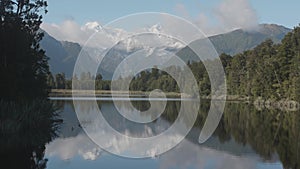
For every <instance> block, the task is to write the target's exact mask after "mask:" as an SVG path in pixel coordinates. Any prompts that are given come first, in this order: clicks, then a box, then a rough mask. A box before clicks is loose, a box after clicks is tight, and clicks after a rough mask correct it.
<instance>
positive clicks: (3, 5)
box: [0, 0, 49, 99]
mask: <svg viewBox="0 0 300 169" xmlns="http://www.w3.org/2000/svg"><path fill="white" fill-rule="evenodd" d="M46 7H47V3H46V1H44V0H0V44H1V46H0V76H1V81H2V82H1V83H0V88H1V89H2V91H1V98H5V99H16V98H34V97H37V96H38V97H40V96H46V95H47V84H46V78H47V74H48V73H49V66H48V63H47V61H48V58H47V57H46V56H45V52H44V51H43V50H41V49H40V46H39V42H40V40H41V39H42V37H43V33H42V32H40V31H39V28H40V24H41V23H42V15H41V14H42V13H43V12H47V10H46Z"/></svg>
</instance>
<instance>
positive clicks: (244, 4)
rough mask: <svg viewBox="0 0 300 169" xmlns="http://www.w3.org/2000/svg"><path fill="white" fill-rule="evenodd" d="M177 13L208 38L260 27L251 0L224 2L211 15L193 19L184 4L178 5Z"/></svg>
mask: <svg viewBox="0 0 300 169" xmlns="http://www.w3.org/2000/svg"><path fill="white" fill-rule="evenodd" d="M175 11H176V12H177V14H178V15H180V16H181V17H184V18H187V19H189V20H192V21H193V22H194V23H195V24H196V25H197V26H198V27H199V28H200V29H201V30H202V31H203V32H204V33H205V34H206V35H207V36H210V35H215V34H221V33H225V32H229V31H232V30H234V29H239V28H243V29H245V30H248V29H254V28H256V27H257V25H258V17H257V15H256V11H255V10H254V9H253V8H252V6H251V4H250V3H249V0H222V1H221V3H219V4H217V5H216V6H215V7H213V9H211V10H210V13H204V12H199V14H198V15H197V16H196V17H192V16H191V15H190V14H189V12H188V9H186V7H185V6H184V5H183V4H177V5H176V6H175Z"/></svg>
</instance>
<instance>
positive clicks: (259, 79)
mask: <svg viewBox="0 0 300 169" xmlns="http://www.w3.org/2000/svg"><path fill="white" fill-rule="evenodd" d="M178 53H179V54H178V55H180V57H181V58H182V57H188V58H193V56H192V55H195V53H194V52H192V51H191V50H190V49H183V50H182V51H181V52H178ZM220 59H221V62H222V64H223V66H224V70H225V72H226V79H227V90H228V94H229V95H236V96H240V97H251V98H258V97H262V98H265V99H273V100H280V99H290V100H299V99H300V98H299V97H300V96H299V94H297V93H299V91H300V75H299V72H300V27H296V28H294V30H293V31H292V32H290V33H288V34H287V35H286V36H285V37H284V39H283V40H282V42H281V43H280V44H275V43H273V42H272V40H270V39H268V40H266V41H264V42H263V43H261V44H260V45H258V46H257V47H255V48H254V49H252V50H248V51H245V52H243V53H240V54H237V55H234V56H230V55H227V54H221V55H220ZM203 62H208V61H203ZM203 62H197V61H188V63H187V65H188V66H189V68H190V69H191V70H192V72H193V74H194V76H195V78H196V80H197V82H198V85H199V88H200V95H202V96H209V95H210V91H211V85H210V80H209V76H208V74H207V72H206V69H205V67H204V64H203ZM169 69H172V67H170V68H169ZM173 69H176V68H175V67H173ZM61 77H63V78H61ZM92 79H96V80H95V89H97V90H108V89H110V81H107V80H102V76H101V75H97V77H96V78H95V77H92V76H91V75H90V74H89V73H87V74H83V75H81V76H80V79H78V78H77V77H74V78H73V80H75V82H76V83H80V86H82V89H90V87H89V86H90V85H92V84H93V83H92ZM71 83H72V82H71V80H66V79H65V78H64V76H63V75H62V74H58V75H56V76H55V78H53V77H52V75H50V76H49V77H48V84H50V85H51V86H52V87H53V88H59V89H64V88H66V89H71ZM157 88H158V89H161V90H163V91H165V92H179V88H178V85H177V83H176V82H175V80H174V79H173V78H172V77H171V76H170V75H168V74H167V73H166V72H165V71H161V70H158V69H155V68H153V69H151V70H145V71H143V72H141V73H140V74H138V75H137V76H135V77H134V78H133V80H132V82H131V85H130V90H133V91H151V90H154V89H157Z"/></svg>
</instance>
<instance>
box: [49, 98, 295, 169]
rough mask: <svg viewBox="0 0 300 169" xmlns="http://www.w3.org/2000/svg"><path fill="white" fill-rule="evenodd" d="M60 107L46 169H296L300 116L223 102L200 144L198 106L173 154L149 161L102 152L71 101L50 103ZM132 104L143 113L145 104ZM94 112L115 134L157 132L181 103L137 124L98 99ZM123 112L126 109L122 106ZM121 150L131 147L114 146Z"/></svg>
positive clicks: (202, 115)
mask: <svg viewBox="0 0 300 169" xmlns="http://www.w3.org/2000/svg"><path fill="white" fill-rule="evenodd" d="M53 102H55V103H56V104H57V105H59V106H60V108H61V113H60V115H61V118H62V119H63V123H62V124H61V125H60V127H59V128H60V129H59V130H58V131H57V132H58V137H57V138H55V139H53V140H52V141H51V142H50V143H48V144H46V147H45V158H47V159H48V161H47V167H46V168H48V169H57V168H60V169H76V168H78V169H82V168H86V169H93V168H94V169H96V168H97V169H98V168H114V169H117V168H120V169H124V168H132V169H134V168H145V169H147V168H149V169H153V168H155V169H156V168H159V169H171V168H172V169H177V168H178V169H194V168H197V169H199V168H200V169H202V168H203V169H211V168H216V169H219V168H223V169H224V168H226V169H227V168H228V169H235V168H236V169H240V168H241V169H248V168H249V169H254V168H257V169H281V168H297V167H299V161H300V154H299V153H300V143H299V141H300V138H299V135H300V130H299V129H300V124H299V122H300V117H299V116H300V115H299V112H287V111H282V110H275V109H272V110H269V109H264V110H259V109H258V108H255V107H254V106H253V105H250V104H245V103H227V104H226V108H225V112H224V114H223V117H222V120H221V122H220V124H219V126H218V128H217V130H216V131H215V132H214V134H213V136H212V137H211V138H210V139H209V140H208V141H207V142H205V143H204V144H199V143H198V141H197V140H198V137H199V134H200V131H201V128H202V126H203V123H204V121H205V118H206V116H207V112H208V110H209V106H210V105H209V102H208V101H204V102H202V104H201V108H200V111H199V115H198V118H197V121H196V124H195V126H194V127H193V129H192V130H191V131H190V133H189V134H188V136H187V137H186V138H185V139H184V140H183V141H182V142H181V143H180V144H179V145H178V146H176V147H175V148H173V149H172V150H170V151H168V152H166V153H164V154H162V155H160V156H156V157H154V158H146V159H129V158H124V157H118V156H116V155H112V154H110V153H108V152H106V151H104V150H101V148H100V147H99V146H97V145H96V144H95V143H94V142H93V141H92V140H91V139H89V137H88V136H87V135H86V134H85V132H84V131H83V129H82V128H81V125H80V124H79V121H78V119H77V116H76V113H75V110H74V106H73V103H72V101H70V100H63V99H59V100H57V99H56V100H53ZM80 102H82V104H81V110H82V111H84V112H86V114H87V115H88V114H90V113H93V112H91V111H95V110H93V109H90V108H89V107H91V103H90V101H88V100H84V99H82V100H80ZM132 104H133V105H134V106H135V107H136V108H137V109H139V110H147V109H148V108H149V102H147V101H141V100H136V101H133V102H132ZM98 105H99V108H100V109H101V111H102V113H103V116H104V117H105V119H106V120H107V121H109V123H110V125H111V126H112V127H113V128H115V129H116V130H118V131H119V132H126V131H127V132H128V131H129V132H130V133H139V134H141V133H144V134H146V135H147V134H149V133H151V134H152V135H153V134H154V135H156V134H159V133H161V132H163V131H164V130H165V129H167V128H168V127H170V126H171V125H172V123H173V122H174V120H175V119H176V117H177V113H178V110H179V108H180V101H176V100H173V101H168V103H167V106H166V109H165V111H164V113H163V114H162V116H161V117H159V118H158V119H157V120H155V121H154V122H151V123H148V124H140V126H137V125H136V124H133V122H130V121H128V120H126V119H125V118H124V117H123V116H121V115H120V114H118V111H117V110H116V108H115V106H114V104H113V102H112V101H105V100H99V101H98ZM123 108H124V109H123V111H130V110H126V106H125V107H123ZM119 146H120V150H121V151H128V150H132V149H134V147H132V145H131V146H128V145H127V144H125V143H124V145H119Z"/></svg>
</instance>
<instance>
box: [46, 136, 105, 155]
mask: <svg viewBox="0 0 300 169" xmlns="http://www.w3.org/2000/svg"><path fill="white" fill-rule="evenodd" d="M101 151H102V150H101V149H100V147H98V146H97V145H96V144H94V143H93V142H92V141H91V140H90V139H89V138H88V137H87V136H86V135H84V134H79V135H77V136H76V137H70V138H67V139H63V138H57V139H55V140H54V141H52V142H51V143H50V144H48V145H47V148H46V153H45V154H46V156H49V157H52V156H58V157H60V158H61V159H62V160H68V159H71V158H73V157H74V156H77V155H80V156H82V158H83V159H85V160H95V159H96V158H97V157H99V156H100V154H101Z"/></svg>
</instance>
